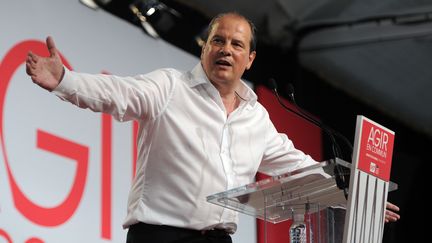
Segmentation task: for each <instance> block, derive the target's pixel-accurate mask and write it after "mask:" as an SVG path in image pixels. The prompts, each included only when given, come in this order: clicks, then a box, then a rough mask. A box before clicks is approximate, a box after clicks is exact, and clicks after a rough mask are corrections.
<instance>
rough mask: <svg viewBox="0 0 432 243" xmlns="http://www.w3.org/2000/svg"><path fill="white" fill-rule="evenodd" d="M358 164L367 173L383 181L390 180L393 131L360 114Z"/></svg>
mask: <svg viewBox="0 0 432 243" xmlns="http://www.w3.org/2000/svg"><path fill="white" fill-rule="evenodd" d="M360 122H361V129H360V131H361V132H360V141H359V142H360V144H359V147H358V155H359V157H358V166H357V168H358V169H359V170H362V171H364V172H366V173H368V174H371V175H373V176H376V177H378V178H380V179H382V180H384V181H389V180H390V170H391V162H392V156H393V145H394V132H393V131H391V130H389V129H387V128H385V127H383V126H381V125H379V124H378V123H376V122H374V121H372V120H370V119H368V118H366V117H364V116H361V117H360Z"/></svg>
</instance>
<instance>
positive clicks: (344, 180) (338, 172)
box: [269, 78, 353, 198]
mask: <svg viewBox="0 0 432 243" xmlns="http://www.w3.org/2000/svg"><path fill="white" fill-rule="evenodd" d="M269 82H270V88H271V89H272V90H273V93H274V95H275V96H276V98H277V101H278V102H279V104H280V105H281V106H282V107H283V108H284V109H285V110H287V111H289V112H292V113H294V114H295V115H297V116H299V117H301V118H303V119H304V120H306V121H308V122H310V123H312V124H314V125H315V126H317V127H319V128H321V129H322V130H323V131H324V133H325V134H326V135H327V136H328V137H329V138H330V141H331V148H332V155H333V158H334V159H336V158H342V153H341V149H340V147H339V144H338V143H337V141H336V139H335V136H337V137H338V138H341V139H342V140H343V141H344V142H345V143H346V144H347V146H348V147H349V148H350V154H351V155H352V150H353V149H352V145H351V143H350V142H349V141H348V139H347V138H345V137H344V136H343V135H342V134H340V133H338V132H337V131H335V130H333V129H332V128H330V127H329V126H327V125H325V124H324V123H322V122H321V121H319V120H317V119H315V118H313V117H312V116H310V115H309V114H308V113H307V112H305V111H304V110H303V109H302V108H301V107H300V106H299V105H297V102H296V101H295V97H294V87H293V86H292V84H291V83H289V84H288V98H289V102H290V103H291V104H293V105H294V107H295V108H296V109H297V110H294V109H292V108H290V107H288V106H286V105H285V104H284V103H283V102H282V100H281V98H280V96H279V93H278V91H277V83H276V80H274V79H273V78H271V79H269ZM335 161H336V160H335ZM334 173H335V178H336V184H337V186H338V188H339V189H341V190H343V191H344V195H345V198H348V186H349V170H348V169H347V168H344V167H341V166H340V165H338V164H336V165H335V168H334Z"/></svg>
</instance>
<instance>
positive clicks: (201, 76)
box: [187, 62, 258, 106]
mask: <svg viewBox="0 0 432 243" xmlns="http://www.w3.org/2000/svg"><path fill="white" fill-rule="evenodd" d="M240 82H241V85H240V90H238V91H237V93H238V95H240V97H241V98H242V99H243V100H245V101H246V102H248V103H249V104H250V105H251V106H254V105H255V103H256V102H257V99H258V97H257V95H256V94H255V92H254V91H253V90H252V89H251V88H250V87H249V86H248V85H247V84H246V83H245V82H244V81H243V80H240ZM187 83H188V84H189V87H191V88H193V87H195V86H198V85H200V84H203V85H205V84H207V85H213V84H212V83H211V82H210V80H209V79H208V77H207V75H206V73H205V72H204V69H203V68H202V65H201V62H199V63H198V64H197V65H196V66H195V67H194V68H193V69H192V70H191V71H190V72H189V73H188V79H187Z"/></svg>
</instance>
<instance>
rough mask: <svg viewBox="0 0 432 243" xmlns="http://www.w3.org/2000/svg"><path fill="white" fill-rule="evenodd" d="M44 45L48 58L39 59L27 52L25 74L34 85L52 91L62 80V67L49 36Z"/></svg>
mask: <svg viewBox="0 0 432 243" xmlns="http://www.w3.org/2000/svg"><path fill="white" fill-rule="evenodd" d="M46 45H47V48H48V51H49V53H50V56H49V57H41V56H38V55H36V54H34V53H32V52H29V53H28V55H27V60H26V72H27V74H28V75H29V76H30V77H31V79H32V80H33V82H34V83H35V84H37V85H39V86H40V87H42V88H44V89H46V90H48V91H52V90H53V89H55V87H57V85H58V84H59V83H60V81H61V80H62V78H63V75H64V67H63V63H62V61H61V58H60V55H59V53H58V50H57V48H56V46H55V43H54V40H53V38H52V37H51V36H48V37H47V39H46Z"/></svg>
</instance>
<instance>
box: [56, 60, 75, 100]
mask: <svg viewBox="0 0 432 243" xmlns="http://www.w3.org/2000/svg"><path fill="white" fill-rule="evenodd" d="M63 68H64V70H65V73H64V75H63V79H62V80H60V83H59V84H58V85H57V87H56V88H55V89H53V90H52V91H51V92H52V93H53V94H55V95H56V96H58V97H59V98H61V99H66V98H67V97H69V96H70V95H72V94H74V93H76V91H77V88H76V82H74V81H73V74H72V72H71V71H70V70H69V69H67V68H66V67H63Z"/></svg>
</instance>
